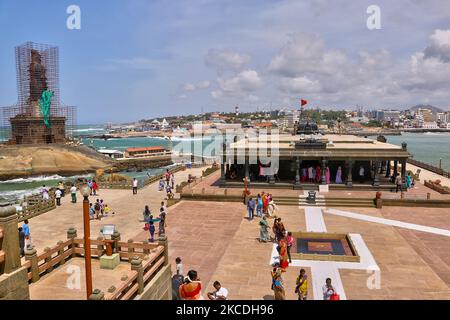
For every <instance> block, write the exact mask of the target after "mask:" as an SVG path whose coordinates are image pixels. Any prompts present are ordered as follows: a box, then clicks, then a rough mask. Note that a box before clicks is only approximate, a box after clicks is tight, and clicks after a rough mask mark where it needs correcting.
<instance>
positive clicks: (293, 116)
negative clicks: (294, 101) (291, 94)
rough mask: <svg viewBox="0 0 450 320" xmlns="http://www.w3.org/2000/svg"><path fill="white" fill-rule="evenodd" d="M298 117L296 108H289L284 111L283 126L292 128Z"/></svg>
mask: <svg viewBox="0 0 450 320" xmlns="http://www.w3.org/2000/svg"><path fill="white" fill-rule="evenodd" d="M299 119H300V113H299V111H298V110H290V111H287V112H286V115H285V120H286V122H285V126H286V127H288V128H293V127H294V124H295V123H296V122H298V120H299Z"/></svg>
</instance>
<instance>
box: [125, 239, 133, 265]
mask: <svg viewBox="0 0 450 320" xmlns="http://www.w3.org/2000/svg"><path fill="white" fill-rule="evenodd" d="M133 242H134V241H133V239H128V241H127V243H128V259H129V260H130V261H131V258H132V257H133V255H134V247H133V246H132V244H133Z"/></svg>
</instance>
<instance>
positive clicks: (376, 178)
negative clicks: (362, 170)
mask: <svg viewBox="0 0 450 320" xmlns="http://www.w3.org/2000/svg"><path fill="white" fill-rule="evenodd" d="M373 165H374V168H373V183H372V185H373V186H374V187H379V186H380V178H379V176H378V175H379V172H380V161H378V160H377V161H374V163H373Z"/></svg>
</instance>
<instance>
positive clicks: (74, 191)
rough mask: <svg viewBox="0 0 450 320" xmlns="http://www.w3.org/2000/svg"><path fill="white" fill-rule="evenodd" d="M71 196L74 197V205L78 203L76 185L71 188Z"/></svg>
mask: <svg viewBox="0 0 450 320" xmlns="http://www.w3.org/2000/svg"><path fill="white" fill-rule="evenodd" d="M70 196H71V197H72V203H77V187H75V185H74V184H72V187H71V188H70Z"/></svg>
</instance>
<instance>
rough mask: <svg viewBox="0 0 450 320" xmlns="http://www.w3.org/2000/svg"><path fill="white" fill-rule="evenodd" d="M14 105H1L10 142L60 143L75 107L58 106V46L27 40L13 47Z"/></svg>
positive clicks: (64, 139)
mask: <svg viewBox="0 0 450 320" xmlns="http://www.w3.org/2000/svg"><path fill="white" fill-rule="evenodd" d="M16 65H17V87H18V96H19V97H18V104H17V105H16V106H13V107H6V108H3V113H2V116H3V122H4V123H3V126H4V127H9V126H10V128H11V131H10V133H11V135H10V136H8V137H7V138H10V139H9V142H10V143H12V144H42V143H64V142H65V141H66V138H67V136H70V135H71V130H72V128H73V124H74V123H73V122H74V115H75V112H74V111H75V107H69V106H62V105H60V97H59V71H58V48H57V47H52V46H48V45H43V44H35V43H32V42H27V43H25V44H23V45H21V46H18V47H16Z"/></svg>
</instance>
